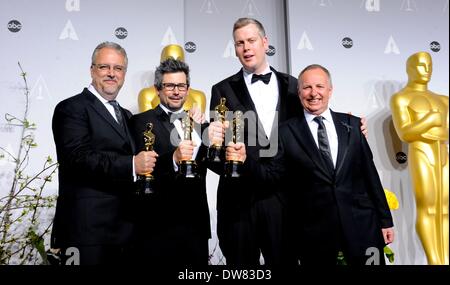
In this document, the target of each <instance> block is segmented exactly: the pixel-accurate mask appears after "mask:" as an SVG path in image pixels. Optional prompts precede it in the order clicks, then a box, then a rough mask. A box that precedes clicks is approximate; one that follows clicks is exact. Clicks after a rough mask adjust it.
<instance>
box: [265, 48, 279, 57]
mask: <svg viewBox="0 0 450 285" xmlns="http://www.w3.org/2000/svg"><path fill="white" fill-rule="evenodd" d="M276 53H277V50H276V48H275V47H274V46H269V49H267V51H266V54H267V55H268V56H274V55H275V54H276Z"/></svg>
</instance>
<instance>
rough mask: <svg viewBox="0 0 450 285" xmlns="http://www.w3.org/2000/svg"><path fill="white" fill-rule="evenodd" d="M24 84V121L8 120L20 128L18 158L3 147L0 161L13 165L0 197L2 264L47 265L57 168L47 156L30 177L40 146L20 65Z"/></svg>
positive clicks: (0, 148) (12, 116) (25, 80)
mask: <svg viewBox="0 0 450 285" xmlns="http://www.w3.org/2000/svg"><path fill="white" fill-rule="evenodd" d="M18 65H19V68H20V70H21V74H20V75H21V77H22V79H23V82H24V95H25V110H24V115H23V118H22V119H20V118H18V117H17V116H14V115H11V114H9V113H6V114H5V120H6V122H7V124H8V125H9V126H13V127H17V128H21V136H20V144H19V149H18V153H17V155H15V154H13V153H11V152H10V151H8V150H6V149H5V148H4V147H1V146H0V159H6V158H8V159H9V160H10V161H11V162H13V164H14V176H13V180H12V184H11V188H10V189H9V192H8V193H7V195H6V196H4V197H0V264H10V263H17V264H36V263H38V262H39V257H40V262H41V263H43V264H47V263H48V262H47V258H46V253H45V242H44V241H45V237H46V236H48V235H49V234H50V229H51V225H52V223H51V222H50V223H49V224H48V225H46V226H44V229H43V230H42V229H39V226H42V220H41V215H42V214H43V212H44V211H43V210H45V209H51V208H54V206H55V203H56V195H51V196H44V193H43V191H44V189H45V187H46V185H47V184H48V183H49V182H51V181H52V177H53V175H54V174H55V173H56V170H57V168H58V164H57V163H56V162H54V161H53V159H52V158H51V157H50V156H48V157H47V158H46V160H45V161H44V163H43V165H42V168H41V169H40V170H39V171H38V172H37V173H34V174H31V175H29V174H28V173H27V167H28V164H29V160H30V151H31V150H32V149H33V148H36V147H37V146H38V145H37V143H36V141H35V140H34V131H35V130H36V128H37V126H36V124H35V123H33V122H30V121H29V120H28V111H29V95H30V90H29V88H28V83H27V78H26V73H25V72H24V71H23V69H22V66H21V65H20V63H18Z"/></svg>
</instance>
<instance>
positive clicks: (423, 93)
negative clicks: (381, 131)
mask: <svg viewBox="0 0 450 285" xmlns="http://www.w3.org/2000/svg"><path fill="white" fill-rule="evenodd" d="M406 72H407V74H408V83H407V84H406V86H405V87H404V88H403V89H402V90H400V91H399V92H397V93H395V94H394V95H393V96H392V97H391V110H392V121H393V123H394V127H395V130H396V132H397V134H398V136H399V138H400V139H401V140H402V141H404V142H406V143H408V145H409V146H408V167H409V171H410V175H411V180H412V182H413V187H414V194H415V199H416V210H417V220H416V230H417V234H418V235H419V238H420V240H421V241H422V245H423V248H424V250H425V254H426V256H427V259H428V264H430V265H448V264H449V258H448V255H449V248H448V246H449V240H448V234H449V227H448V226H449V222H448V207H449V204H448V202H449V195H448V185H449V179H448V177H449V157H448V136H449V133H448V123H449V115H448V111H449V109H448V96H445V95H441V94H437V93H435V92H432V91H430V90H429V89H428V83H429V81H430V80H431V74H432V72H433V64H432V59H431V55H430V54H429V53H428V52H418V53H415V54H413V55H411V56H410V57H409V58H408V60H407V62H406Z"/></svg>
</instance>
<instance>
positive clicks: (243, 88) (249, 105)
mask: <svg viewBox="0 0 450 285" xmlns="http://www.w3.org/2000/svg"><path fill="white" fill-rule="evenodd" d="M230 86H231V88H232V89H233V92H234V94H235V95H236V98H237V100H238V101H239V103H240V104H241V105H242V106H244V110H245V111H246V112H248V111H252V112H253V113H254V114H255V116H256V117H255V121H254V122H250V118H253V117H252V116H249V117H248V119H249V122H248V123H249V124H255V125H256V126H258V137H259V134H261V135H262V136H263V137H261V138H259V139H260V140H262V142H263V145H267V144H268V143H269V142H268V141H267V142H264V140H267V134H266V132H265V130H264V128H263V125H262V123H261V121H260V120H259V115H258V112H257V111H256V107H255V104H254V103H253V100H252V97H251V96H250V92H248V88H247V85H246V84H245V80H244V75H243V70H242V69H241V70H240V71H239V72H238V73H237V74H235V76H234V77H233V79H232V80H231V81H230ZM233 111H237V110H233ZM275 119H278V117H277V116H275ZM274 125H275V124H274Z"/></svg>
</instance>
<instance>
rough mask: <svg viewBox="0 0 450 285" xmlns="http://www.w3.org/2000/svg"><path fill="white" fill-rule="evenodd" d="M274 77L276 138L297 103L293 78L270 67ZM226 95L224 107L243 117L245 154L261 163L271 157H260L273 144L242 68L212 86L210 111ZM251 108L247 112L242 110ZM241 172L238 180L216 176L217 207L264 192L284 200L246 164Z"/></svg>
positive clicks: (248, 202) (252, 198) (243, 201)
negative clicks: (237, 112) (281, 124)
mask: <svg viewBox="0 0 450 285" xmlns="http://www.w3.org/2000/svg"><path fill="white" fill-rule="evenodd" d="M272 71H273V72H274V74H275V76H276V78H277V80H278V88H279V100H278V104H277V111H278V117H276V118H275V120H276V121H277V122H276V123H274V124H273V126H274V127H273V129H272V137H273V138H274V139H275V142H276V138H277V131H278V123H281V122H283V121H286V120H287V119H289V118H292V117H294V116H297V115H298V114H299V112H300V111H301V110H302V109H301V104H300V101H299V99H298V96H297V80H296V79H295V78H294V77H292V76H290V75H288V74H284V73H281V72H278V71H276V70H275V69H273V68H272ZM221 97H223V98H226V103H225V104H226V106H227V107H228V109H229V111H231V112H234V111H238V110H239V111H242V112H243V113H244V114H246V120H245V144H246V151H247V157H251V158H252V159H254V160H257V161H260V162H263V161H265V160H269V159H271V158H272V157H270V155H269V157H261V153H260V152H261V151H263V150H268V149H273V150H274V151H273V155H274V154H275V153H276V150H277V147H276V144H275V145H270V142H269V139H268V138H267V135H266V133H265V132H264V129H263V127H262V124H261V122H260V121H259V116H258V114H257V112H256V108H255V105H254V103H253V101H252V99H251V97H250V93H249V91H248V88H247V86H246V84H245V81H244V76H243V71H242V69H241V70H240V71H239V72H238V73H236V74H235V75H233V76H231V77H229V78H227V79H225V80H223V81H221V82H219V83H217V84H216V85H214V86H213V87H212V91H211V105H210V110H211V111H214V108H215V107H216V106H217V105H218V104H219V102H220V98H221ZM248 111H251V112H252V114H254V116H252V115H251V113H246V112H248ZM213 170H214V171H215V172H216V173H218V174H222V168H220V167H216V168H214V169H213ZM244 172H245V173H244V175H243V177H242V179H239V182H238V183H236V184H233V185H229V183H230V182H227V181H226V180H225V179H224V178H223V177H221V178H220V182H219V187H218V193H217V209H218V210H222V209H232V208H235V207H248V206H249V205H251V204H252V203H253V202H255V201H257V200H259V199H263V198H265V197H267V196H268V195H278V197H279V198H280V200H282V201H283V200H284V197H283V195H282V193H279V192H276V191H274V189H273V187H267V185H266V184H264V183H262V182H261V180H260V179H258V177H256V176H255V175H254V173H253V172H252V171H250V170H249V169H248V168H247V167H246V166H245V167H244Z"/></svg>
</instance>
